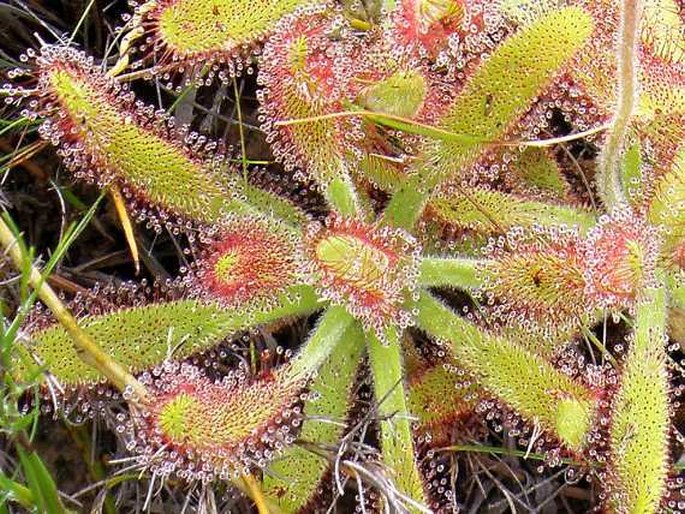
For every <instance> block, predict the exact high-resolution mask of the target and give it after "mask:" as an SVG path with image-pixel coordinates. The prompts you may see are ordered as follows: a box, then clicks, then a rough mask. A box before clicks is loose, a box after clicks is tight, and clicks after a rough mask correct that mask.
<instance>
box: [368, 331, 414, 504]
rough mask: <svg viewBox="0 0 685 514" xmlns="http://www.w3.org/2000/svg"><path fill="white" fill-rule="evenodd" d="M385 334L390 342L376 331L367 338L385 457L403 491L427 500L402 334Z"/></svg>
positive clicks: (388, 332)
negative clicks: (407, 387) (414, 433)
mask: <svg viewBox="0 0 685 514" xmlns="http://www.w3.org/2000/svg"><path fill="white" fill-rule="evenodd" d="M386 337H387V339H388V344H387V345H384V344H382V343H381V342H380V341H379V340H378V338H377V337H376V335H375V334H373V333H371V334H369V335H368V337H367V343H368V352H369V361H370V364H371V370H372V373H373V383H374V390H375V396H376V402H378V415H379V417H380V419H381V448H382V450H383V460H384V461H385V464H386V465H387V466H388V468H389V470H390V472H391V473H393V474H394V476H393V479H394V482H395V483H396V484H397V486H398V487H399V489H400V491H402V492H403V493H404V494H406V495H408V496H409V497H410V498H412V499H413V500H414V501H416V502H419V503H425V499H424V494H423V488H422V485H421V478H420V475H419V471H418V469H417V467H416V459H415V457H414V442H413V440H412V433H411V425H410V420H409V410H408V407H407V402H406V396H405V388H404V370H403V362H402V361H403V359H402V346H401V342H400V335H399V334H398V333H397V331H396V329H395V328H394V327H393V328H391V329H388V330H386ZM409 510H412V511H413V509H409Z"/></svg>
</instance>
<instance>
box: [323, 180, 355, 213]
mask: <svg viewBox="0 0 685 514" xmlns="http://www.w3.org/2000/svg"><path fill="white" fill-rule="evenodd" d="M325 196H326V200H328V203H330V204H331V206H332V207H333V208H334V209H335V210H336V211H337V212H338V213H340V214H342V215H343V216H345V217H353V216H355V215H357V214H358V213H359V210H360V207H359V198H358V197H357V193H356V191H355V190H354V186H352V184H351V183H350V181H349V180H348V179H347V178H346V177H345V178H343V177H336V178H334V179H333V180H331V182H330V184H328V185H327V186H326V189H325Z"/></svg>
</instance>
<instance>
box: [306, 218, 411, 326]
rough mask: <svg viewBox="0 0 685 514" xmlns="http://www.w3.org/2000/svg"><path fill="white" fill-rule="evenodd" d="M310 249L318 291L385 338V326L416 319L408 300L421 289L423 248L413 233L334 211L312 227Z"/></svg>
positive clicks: (309, 261) (309, 269) (309, 259)
mask: <svg viewBox="0 0 685 514" xmlns="http://www.w3.org/2000/svg"><path fill="white" fill-rule="evenodd" d="M305 252H306V260H307V264H306V272H307V273H308V274H309V275H310V277H311V280H312V283H313V285H314V287H315V288H316V289H317V292H318V293H319V294H320V295H321V296H322V297H323V298H325V299H327V300H330V301H331V302H332V303H334V304H337V305H343V306H345V307H346V308H347V309H348V310H349V312H350V313H351V314H352V315H353V316H355V317H357V318H358V319H359V320H360V321H361V323H362V325H363V326H364V327H365V328H366V329H369V330H374V331H375V332H376V334H377V335H378V336H379V337H381V338H382V337H383V336H382V332H383V329H384V328H387V327H389V326H392V325H394V326H397V327H400V328H404V327H407V326H409V325H410V324H411V321H412V316H411V313H410V312H409V311H408V310H407V309H406V308H405V307H404V303H405V302H406V301H407V300H408V299H409V298H410V297H411V295H412V293H413V292H415V290H416V283H417V275H418V260H419V254H420V248H419V245H418V243H417V242H416V240H415V239H414V238H413V237H412V236H411V235H409V234H408V233H406V232H404V231H403V230H398V229H392V228H390V227H380V226H378V225H376V224H368V223H365V222H362V221H360V220H358V219H354V218H344V217H342V216H339V215H337V214H333V215H331V216H330V218H329V219H328V220H327V222H326V224H325V225H321V224H318V223H314V224H312V225H310V226H309V227H308V229H307V234H306V236H305Z"/></svg>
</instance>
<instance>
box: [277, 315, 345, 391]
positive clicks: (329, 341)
mask: <svg viewBox="0 0 685 514" xmlns="http://www.w3.org/2000/svg"><path fill="white" fill-rule="evenodd" d="M353 323H355V319H354V318H353V317H352V316H351V315H350V314H348V313H347V311H346V310H345V309H344V308H343V307H337V306H333V307H329V308H328V310H326V312H325V313H324V315H323V316H322V317H321V320H320V321H319V323H318V325H317V327H316V330H315V331H314V333H313V334H312V336H311V337H310V338H309V340H308V341H307V342H306V344H305V345H304V347H303V348H302V350H301V351H300V353H299V354H298V355H297V356H296V357H295V358H294V359H293V360H292V364H291V366H290V369H289V371H288V377H289V379H292V380H299V379H302V378H305V379H306V378H307V377H309V376H311V375H312V374H313V373H315V372H316V371H317V370H318V369H319V367H321V365H322V364H323V363H324V361H325V360H326V359H327V358H328V356H329V355H330V354H331V352H332V351H333V350H334V349H335V347H336V346H337V345H338V344H340V343H341V338H342V335H343V334H344V333H345V332H346V331H347V330H348V328H350V326H351V325H352V324H353Z"/></svg>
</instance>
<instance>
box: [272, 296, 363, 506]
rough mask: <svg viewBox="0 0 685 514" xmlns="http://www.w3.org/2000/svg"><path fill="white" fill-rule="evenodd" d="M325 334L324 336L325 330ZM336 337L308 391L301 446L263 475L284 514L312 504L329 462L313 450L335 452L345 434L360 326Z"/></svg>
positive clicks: (358, 358)
mask: <svg viewBox="0 0 685 514" xmlns="http://www.w3.org/2000/svg"><path fill="white" fill-rule="evenodd" d="M333 309H336V308H335V307H334V308H333ZM337 309H340V308H337ZM319 328H321V326H320V327H319ZM324 328H326V332H328V329H329V328H330V327H329V324H327V325H326V326H325V327H324ZM322 336H324V337H326V336H327V334H322ZM336 336H337V337H336V339H337V340H338V342H337V344H336V345H335V347H334V348H333V351H332V353H331V354H330V356H329V357H328V359H327V360H326V361H325V362H324V364H323V366H322V367H321V369H320V370H319V372H318V374H317V375H316V376H315V378H314V380H313V382H312V384H311V386H310V391H311V392H312V393H313V396H312V397H311V398H310V399H308V400H307V401H306V402H305V405H304V414H305V420H304V422H303V423H302V430H301V432H300V434H299V440H300V441H301V443H302V444H301V445H299V446H294V447H292V448H289V449H288V450H286V451H285V452H284V453H283V455H282V456H281V457H280V458H279V459H278V460H276V461H274V462H273V463H272V464H271V466H270V467H269V469H268V470H267V471H266V472H265V474H264V481H263V485H264V491H265V493H266V494H267V495H268V496H269V497H270V498H271V499H273V500H274V501H275V502H276V503H277V504H278V505H279V506H280V507H281V508H282V509H283V511H284V512H299V511H300V510H302V509H304V508H305V507H307V506H308V505H310V504H311V502H312V501H313V500H314V498H315V496H316V494H317V492H318V490H319V488H320V485H321V480H322V478H323V476H324V473H325V472H326V470H327V469H329V468H330V466H331V460H329V459H327V458H325V457H323V456H322V455H320V454H319V452H317V451H313V448H321V449H322V451H325V450H326V449H327V448H335V447H336V446H337V445H338V444H339V443H340V440H341V438H342V436H343V434H344V432H345V425H344V423H345V421H346V418H347V416H348V415H349V412H350V409H351V402H352V399H353V395H352V388H353V386H354V383H355V380H354V376H355V371H356V370H357V368H358V367H359V363H360V361H361V357H362V354H363V352H364V335H363V333H362V331H361V328H360V327H359V325H358V324H357V323H352V324H350V325H348V326H347V329H346V330H344V331H343V332H338V333H336ZM312 337H317V336H316V335H314V336H312Z"/></svg>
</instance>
